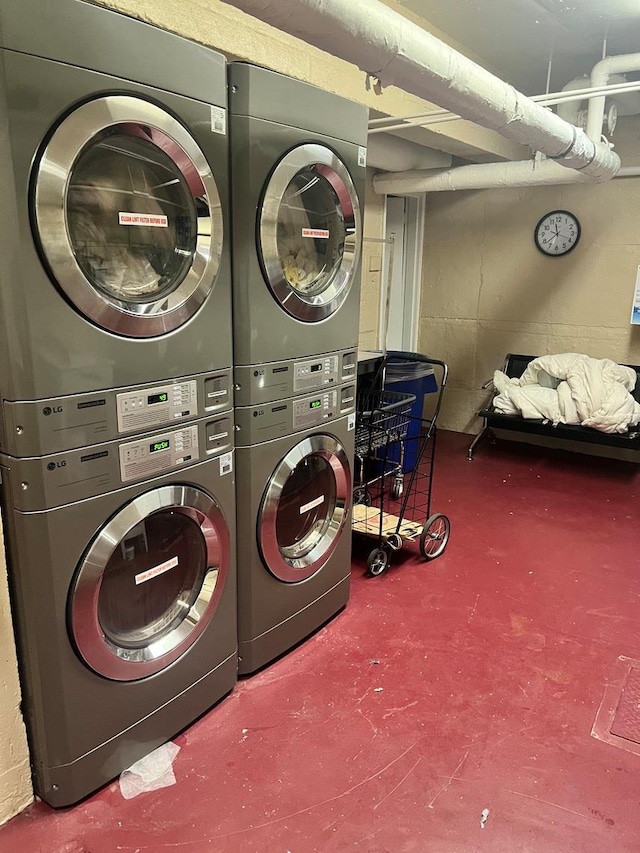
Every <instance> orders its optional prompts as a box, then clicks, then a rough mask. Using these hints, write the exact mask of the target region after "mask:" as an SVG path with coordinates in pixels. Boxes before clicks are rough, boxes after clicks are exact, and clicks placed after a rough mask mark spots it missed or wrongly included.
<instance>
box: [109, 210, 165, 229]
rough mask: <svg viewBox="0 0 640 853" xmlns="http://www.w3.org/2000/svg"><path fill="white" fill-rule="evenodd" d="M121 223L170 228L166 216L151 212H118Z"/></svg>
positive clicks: (119, 222)
mask: <svg viewBox="0 0 640 853" xmlns="http://www.w3.org/2000/svg"><path fill="white" fill-rule="evenodd" d="M118 224H119V225H147V226H150V227H151V228H168V227H169V220H168V219H167V217H166V216H160V215H157V214H153V215H152V214H150V213H123V212H122V211H121V212H120V213H118Z"/></svg>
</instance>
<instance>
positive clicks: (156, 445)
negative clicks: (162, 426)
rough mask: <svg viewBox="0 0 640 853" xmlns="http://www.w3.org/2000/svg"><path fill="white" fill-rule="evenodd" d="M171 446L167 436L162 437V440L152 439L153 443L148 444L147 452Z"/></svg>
mask: <svg viewBox="0 0 640 853" xmlns="http://www.w3.org/2000/svg"><path fill="white" fill-rule="evenodd" d="M170 446H171V442H170V441H169V439H168V438H163V439H162V441H154V442H153V444H150V445H149V452H150V453H155V452H156V451H157V450H168V449H169V447H170Z"/></svg>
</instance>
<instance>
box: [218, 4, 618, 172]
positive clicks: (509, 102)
mask: <svg viewBox="0 0 640 853" xmlns="http://www.w3.org/2000/svg"><path fill="white" fill-rule="evenodd" d="M224 2H225V3H229V4H230V5H232V6H235V7H237V8H238V9H241V10H242V11H243V12H247V13H249V14H250V15H253V16H254V17H256V18H259V19H260V20H262V21H264V22H266V23H267V24H270V25H271V26H274V27H276V28H277V29H280V30H283V31H284V32H287V33H290V34H291V35H293V36H296V37H297V38H300V39H303V40H304V41H306V42H308V43H309V44H312V45H315V46H316V47H319V48H321V49H322V50H324V51H326V52H327V53H330V54H333V55H334V56H338V57H340V58H341V59H344V60H346V61H347V62H351V63H354V64H355V65H357V66H359V67H360V68H361V69H362V70H363V71H365V72H367V73H368V74H371V75H373V76H375V77H376V78H378V79H379V80H380V82H381V83H382V84H383V85H387V86H390V85H394V86H398V87H399V88H401V89H404V91H406V92H411V93H412V94H414V95H417V96H418V97H420V98H424V99H425V100H427V101H431V102H432V103H435V104H438V105H439V106H441V107H444V108H446V109H449V110H451V111H452V112H454V113H456V114H457V115H460V116H462V117H463V118H465V119H468V120H470V121H473V122H475V123H476V124H479V125H482V126H483V127H487V128H490V129H491V130H495V131H497V132H498V133H500V134H502V135H503V136H505V137H506V138H508V139H512V140H514V141H515V142H519V143H521V144H522V145H528V146H529V147H530V148H532V149H533V150H535V151H540V152H542V153H543V154H545V155H547V156H548V157H550V158H552V159H553V160H555V161H556V162H557V163H559V164H561V165H562V166H566V167H568V168H572V169H578V170H580V171H582V172H584V174H586V175H590V176H591V177H592V178H594V179H596V180H606V179H608V178H611V177H613V175H615V173H616V172H617V171H618V169H619V168H620V158H619V157H618V156H617V154H615V153H614V152H613V151H612V150H611V149H610V147H609V146H608V145H607V144H603V143H601V142H599V141H593V140H592V139H590V138H589V137H588V136H587V135H586V134H585V133H584V131H583V130H581V129H579V128H576V127H575V126H573V125H570V124H568V123H567V122H565V121H563V120H562V119H561V118H559V117H558V116H557V115H555V114H554V113H551V112H549V110H547V109H545V108H544V107H542V106H540V105H539V104H536V103H535V102H534V101H532V100H530V99H529V98H527V97H526V96H525V95H523V94H522V93H521V92H518V91H517V90H516V89H514V88H513V86H510V85H509V84H508V83H505V82H504V81H503V80H500V78H498V77H496V76H495V75H494V74H491V73H490V72H489V71H487V70H486V69H484V68H482V67H481V66H480V65H478V64H477V63H475V62H472V61H471V60H470V59H467V58H466V57H465V56H463V55H462V54H461V53H458V52H457V51H455V50H453V49H452V48H450V47H449V46H448V45H446V44H444V43H443V42H441V41H440V40H439V39H437V38H436V37H435V36H432V35H431V34H430V33H428V32H426V31H425V30H423V29H422V28H421V27H419V26H417V25H416V24H414V23H412V22H411V21H408V20H407V19H406V18H403V17H402V15H399V14H398V13H397V12H394V11H393V10H391V9H389V8H388V7H387V6H384V5H383V4H382V3H381V2H379V0H224Z"/></svg>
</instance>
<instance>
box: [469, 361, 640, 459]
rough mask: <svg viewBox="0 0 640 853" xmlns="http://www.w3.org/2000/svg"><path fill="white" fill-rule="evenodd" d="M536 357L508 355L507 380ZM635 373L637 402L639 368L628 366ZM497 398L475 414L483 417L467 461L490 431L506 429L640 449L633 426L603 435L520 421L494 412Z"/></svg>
mask: <svg viewBox="0 0 640 853" xmlns="http://www.w3.org/2000/svg"><path fill="white" fill-rule="evenodd" d="M534 358H537V356H535V355H519V354H517V353H509V354H508V355H507V357H506V359H505V363H504V367H503V368H502V370H503V372H504V373H506V374H507V376H509V377H520V376H522V374H523V373H524V371H525V369H526V367H527V365H528V364H529V362H530V361H533V359H534ZM625 366H626V367H630V368H631V369H632V370H635V372H636V374H637V375H638V379H637V381H636V387H635V389H634V391H633V396H634V398H635V399H636V400H637V401H638V402H639V403H640V366H638V365H635V364H627V365H625ZM490 386H492V382H491V381H489V382H487V383H486V384H485V385H483V388H489V387H490ZM495 395H496V392H495V391H494V392H493V393H492V394H491V397H490V398H489V399H488V400H487V405H485V407H484V408H482V409H481V410H480V411H479V412H478V417H481V418H483V421H484V423H483V425H482V430H481V431H480V432H479V433H478V435H477V436H476V437H475V438H474V440H473V441H472V442H471V445H470V446H469V450H468V452H467V458H468V459H469V460H471V459H473V453H474V451H475V449H476V447H477V446H478V444H479V443H480V441H482V439H483V438H485V436H487V435H488V434H492V430H494V429H500V430H508V431H511V432H517V433H526V434H529V435H537V436H545V437H547V438H556V439H564V440H565V441H580V442H584V443H588V444H597V445H601V446H605V447H617V448H622V449H625V450H640V427H635V428H634V429H633V430H632V431H631V430H630V431H628V432H626V433H611V434H610V433H606V432H600V431H599V430H597V429H592V428H591V427H583V426H573V425H569V424H558V425H557V426H553V424H552V423H550V422H549V421H543V420H533V419H531V418H523V417H521V416H520V415H505V414H503V413H502V412H496V410H495V409H494V408H493V399H494V397H495Z"/></svg>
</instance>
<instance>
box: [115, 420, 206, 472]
mask: <svg viewBox="0 0 640 853" xmlns="http://www.w3.org/2000/svg"><path fill="white" fill-rule="evenodd" d="M119 453H120V479H121V480H122V482H123V483H128V482H130V481H131V480H140V479H141V478H142V477H154V476H156V475H157V474H164V473H165V472H166V471H171V470H172V469H173V468H179V467H180V466H181V465H185V464H186V463H187V462H192V461H193V462H197V461H198V459H199V458H200V448H199V447H198V427H197V426H189V427H185V428H184V429H177V430H172V431H171V432H166V433H163V434H162V435H153V436H148V437H146V438H141V439H138V440H137V441H129V442H127V443H126V444H121V445H120V448H119Z"/></svg>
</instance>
